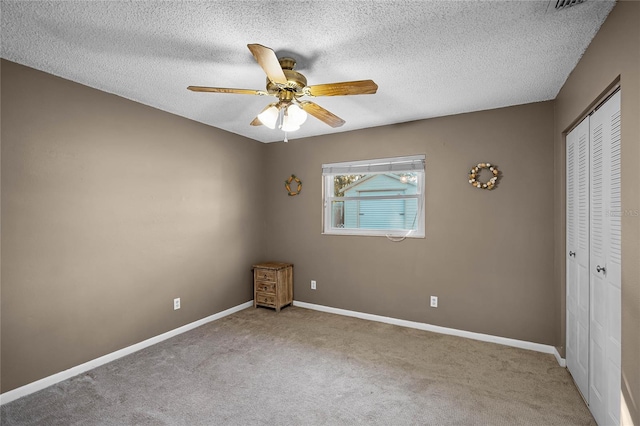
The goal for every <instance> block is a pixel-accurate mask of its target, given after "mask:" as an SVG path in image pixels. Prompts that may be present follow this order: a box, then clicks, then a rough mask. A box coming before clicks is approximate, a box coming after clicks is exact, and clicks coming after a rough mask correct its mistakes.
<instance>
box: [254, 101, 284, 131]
mask: <svg viewBox="0 0 640 426" xmlns="http://www.w3.org/2000/svg"><path fill="white" fill-rule="evenodd" d="M279 112H280V111H279V109H278V107H277V106H276V104H271V105H269V107H268V108H267V109H265V110H264V111H262V112H261V113H260V114H258V120H260V122H261V123H262V124H264V125H265V126H267V127H268V128H270V129H275V128H276V124H277V122H278V116H279V115H280V114H279Z"/></svg>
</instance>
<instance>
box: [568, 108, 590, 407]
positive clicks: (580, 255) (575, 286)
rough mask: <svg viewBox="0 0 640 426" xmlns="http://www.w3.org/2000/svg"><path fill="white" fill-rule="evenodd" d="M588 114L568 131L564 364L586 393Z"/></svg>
mask: <svg viewBox="0 0 640 426" xmlns="http://www.w3.org/2000/svg"><path fill="white" fill-rule="evenodd" d="M589 165H590V161H589V117H587V118H585V119H584V120H583V121H582V122H581V123H580V124H579V125H578V126H577V127H576V128H575V129H573V130H572V131H571V133H569V134H568V135H567V250H566V251H567V252H566V261H567V354H566V357H567V368H568V369H569V372H570V373H571V375H572V376H573V379H574V381H575V382H576V385H577V386H578V389H579V390H580V392H581V393H582V395H583V397H584V398H585V400H587V399H588V395H589Z"/></svg>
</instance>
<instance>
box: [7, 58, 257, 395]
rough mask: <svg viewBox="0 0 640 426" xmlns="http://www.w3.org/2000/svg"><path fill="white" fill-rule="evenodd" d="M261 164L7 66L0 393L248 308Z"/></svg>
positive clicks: (238, 150)
mask: <svg viewBox="0 0 640 426" xmlns="http://www.w3.org/2000/svg"><path fill="white" fill-rule="evenodd" d="M264 150H265V145H263V144H261V143H258V142H255V141H251V140H248V139H246V138H243V137H240V136H237V135H233V134H230V133H227V132H224V131H221V130H218V129H214V128H211V127H209V126H205V125H202V124H199V123H195V122H192V121H189V120H187V119H184V118H180V117H177V116H174V115H171V114H168V113H164V112H161V111H158V110H156V109H153V108H150V107H146V106H144V105H141V104H138V103H135V102H131V101H128V100H125V99H122V98H119V97H117V96H113V95H110V94H107V93H104V92H100V91H98V90H94V89H90V88H88V87H85V86H82V85H79V84H77V83H73V82H70V81H67V80H63V79H59V78H56V77H53V76H51V75H48V74H44V73H41V72H39V71H35V70H33V69H30V68H26V67H23V66H20V65H17V64H14V63H11V62H7V61H2V306H1V309H2V330H1V332H2V392H6V391H9V390H11V389H13V388H16V387H18V386H21V385H24V384H26V383H29V382H32V381H34V380H37V379H40V378H43V377H46V376H48V375H51V374H54V373H57V372H59V371H62V370H64V369H67V368H69V367H73V366H75V365H78V364H81V363H83V362H86V361H88V360H91V359H94V358H97V357H99V356H101V355H104V354H107V353H110V352H113V351H115V350H118V349H120V348H123V347H126V346H128V345H131V344H134V343H138V342H140V341H142V340H144V339H147V338H149V337H153V336H156V335H158V334H161V333H163V332H165V331H168V330H171V329H174V328H177V327H179V326H181V325H184V324H187V323H189V322H192V321H195V320H198V319H200V318H203V317H206V316H208V315H211V314H214V313H217V312H220V311H222V310H224V309H227V308H229V307H232V306H235V305H238V304H241V303H243V302H246V301H248V300H251V299H252V275H251V264H252V263H255V262H256V261H260V260H263V259H264V255H265V245H264V239H263V238H262V235H263V232H264V231H263V229H264V220H263V217H262V212H261V211H260V210H259V209H256V208H255V206H256V205H261V204H262V202H263V190H262V178H261V177H262V176H263V174H264V170H263V168H262V167H261V164H262V163H261V161H260V160H261V157H262V155H263V153H264ZM240 187H241V189H240V190H239V188H240ZM174 297H180V298H181V301H182V308H181V309H180V310H178V311H174V310H173V298H174Z"/></svg>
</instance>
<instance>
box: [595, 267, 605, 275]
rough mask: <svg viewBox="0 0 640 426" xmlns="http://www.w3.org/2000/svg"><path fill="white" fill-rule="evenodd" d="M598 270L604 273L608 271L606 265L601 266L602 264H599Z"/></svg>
mask: <svg viewBox="0 0 640 426" xmlns="http://www.w3.org/2000/svg"><path fill="white" fill-rule="evenodd" d="M596 271H598V272H602V273H603V274H606V273H607V269H606V268H605V267H604V266H600V265H598V267H597V268H596Z"/></svg>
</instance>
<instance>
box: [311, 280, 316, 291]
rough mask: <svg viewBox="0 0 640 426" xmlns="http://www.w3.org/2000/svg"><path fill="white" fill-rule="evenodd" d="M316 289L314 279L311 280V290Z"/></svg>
mask: <svg viewBox="0 0 640 426" xmlns="http://www.w3.org/2000/svg"><path fill="white" fill-rule="evenodd" d="M315 289H316V280H311V290H315Z"/></svg>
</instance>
